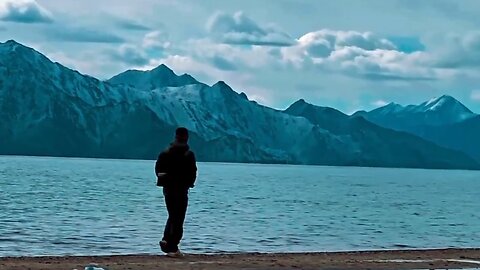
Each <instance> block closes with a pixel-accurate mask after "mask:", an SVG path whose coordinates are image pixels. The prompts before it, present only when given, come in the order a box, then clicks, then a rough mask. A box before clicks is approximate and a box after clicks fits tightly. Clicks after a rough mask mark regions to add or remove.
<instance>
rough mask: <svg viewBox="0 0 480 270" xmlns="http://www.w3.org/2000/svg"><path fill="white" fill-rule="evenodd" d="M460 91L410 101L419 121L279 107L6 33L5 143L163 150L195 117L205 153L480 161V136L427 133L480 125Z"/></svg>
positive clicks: (372, 161)
mask: <svg viewBox="0 0 480 270" xmlns="http://www.w3.org/2000/svg"><path fill="white" fill-rule="evenodd" d="M450 99H453V98H451V97H446V96H445V97H442V98H441V99H440V100H436V101H431V102H430V103H428V102H427V103H428V104H427V103H425V104H422V106H424V107H425V110H426V111H424V112H423V113H421V112H417V111H416V110H413V109H412V108H413V107H408V106H407V107H406V108H409V109H408V110H409V112H410V110H412V116H411V117H412V118H411V119H414V120H415V121H416V122H410V120H408V118H409V117H410V114H409V113H407V112H406V111H407V110H406V109H405V108H404V107H402V106H400V105H396V104H393V105H392V104H390V105H387V106H385V107H383V110H382V108H379V109H377V110H378V111H377V110H374V111H371V112H358V113H356V114H354V115H352V116H349V115H346V114H343V113H342V112H340V111H338V110H335V109H333V108H328V107H320V106H315V105H312V104H309V103H307V102H306V101H304V100H299V101H297V102H295V103H294V104H292V105H291V106H290V107H289V108H288V109H286V110H284V111H280V110H276V109H272V108H269V107H266V106H263V105H260V104H258V103H256V102H255V101H251V100H249V99H248V97H247V96H246V95H245V94H244V93H240V94H239V93H237V92H235V91H234V90H233V89H232V88H230V86H228V85H227V84H226V83H225V82H223V81H219V82H217V83H215V84H214V85H211V86H209V85H207V84H204V83H201V82H199V81H197V80H196V79H195V78H193V77H192V76H190V75H188V74H183V75H180V76H177V75H176V74H175V73H174V72H173V71H172V70H171V69H170V68H168V67H167V66H165V65H160V66H158V67H157V68H155V69H153V70H150V71H138V70H128V71H125V72H123V73H121V74H118V75H116V76H114V77H113V78H111V79H109V80H106V81H101V80H98V79H96V78H93V77H91V76H87V75H83V74H80V73H79V72H77V71H75V70H72V69H69V68H66V67H64V66H63V65H61V64H59V63H54V62H52V61H50V60H49V59H48V58H47V57H45V56H44V55H43V54H41V53H39V52H37V51H35V50H34V49H32V48H29V47H26V46H24V45H22V44H19V43H17V42H15V41H13V40H10V41H7V42H5V43H0V154H8V155H48V156H75V157H105V158H138V159H154V158H156V155H157V154H158V152H159V151H161V150H162V149H164V148H165V147H166V146H167V145H168V144H169V142H170V141H171V139H172V134H173V133H174V130H175V128H176V127H177V126H185V127H187V128H188V129H189V130H190V131H191V142H190V143H191V146H192V148H193V149H194V150H195V152H196V155H197V159H198V160H200V161H222V162H255V163H289V164H314V165H339V166H380V167H411V168H454V169H479V168H480V165H479V163H478V161H479V160H478V159H477V160H475V158H477V156H478V152H480V151H478V148H477V150H476V151H473V152H472V151H470V152H469V151H464V149H463V148H462V145H460V144H459V145H453V146H452V145H449V144H447V143H446V142H445V143H439V142H444V138H443V137H438V138H434V136H433V135H432V136H430V135H426V134H427V133H428V132H432V133H431V134H434V133H435V130H436V129H442V128H447V127H449V128H450V129H449V130H450V131H451V130H453V129H452V127H451V126H452V125H453V126H455V129H456V130H459V131H460V130H462V129H472V130H473V131H475V130H479V128H478V124H477V126H475V123H478V116H477V115H475V114H473V113H472V112H471V111H469V110H468V109H466V108H465V107H464V106H463V105H461V104H460V103H456V102H455V100H454V99H453V101H452V103H454V105H453V106H451V105H450V104H448V105H449V106H446V105H445V104H444V103H450ZM444 100H446V101H444ZM435 104H436V105H435ZM398 106H400V107H398ZM455 106H456V107H455ZM462 106H463V107H462ZM427 107H428V108H430V110H428V109H427ZM417 109H418V108H417ZM447 109H448V110H450V109H451V111H448V110H447ZM419 110H420V109H419ZM389 111H392V112H391V113H387V112H389ZM397 111H398V113H396V112H397ZM413 111H415V113H413ZM427 111H428V112H427ZM432 112H433V113H432ZM403 115H405V116H403ZM413 115H415V116H413ZM419 115H421V117H419ZM389 119H390V120H389ZM391 119H396V120H395V121H397V122H398V123H400V124H399V125H398V126H391V125H390V124H391V122H392V120H391ZM397 119H398V120H397ZM412 121H413V120H412ZM470 121H473V122H474V123H472V124H471V123H470ZM475 121H476V122H475ZM457 126H458V127H457ZM430 127H431V130H429V131H428V132H427V131H426V130H428V129H429V128H430ZM428 134H430V133H428ZM455 134H456V133H455ZM455 134H454V135H455ZM457 135H458V134H457ZM452 136H453V135H452ZM473 139H474V137H472V140H473ZM452 140H453V139H452Z"/></svg>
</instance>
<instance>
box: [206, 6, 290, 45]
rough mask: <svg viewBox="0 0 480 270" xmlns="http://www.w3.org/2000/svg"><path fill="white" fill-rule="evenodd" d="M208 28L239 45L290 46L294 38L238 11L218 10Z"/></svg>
mask: <svg viewBox="0 0 480 270" xmlns="http://www.w3.org/2000/svg"><path fill="white" fill-rule="evenodd" d="M206 27H207V30H208V31H209V32H210V33H212V34H214V35H215V36H216V37H217V38H218V39H220V40H221V42H224V43H229V44H239V45H260V46H290V45H292V44H293V42H294V40H293V39H292V38H291V37H290V36H289V35H288V34H286V33H284V32H282V31H279V30H277V29H275V28H274V27H269V26H260V25H259V24H257V23H256V22H255V21H253V20H252V19H250V18H249V17H248V16H246V15H245V14H244V13H243V12H241V11H238V12H236V13H234V14H233V15H230V14H227V13H223V12H217V13H215V14H213V15H212V17H210V19H209V20H208V22H207V25H206Z"/></svg>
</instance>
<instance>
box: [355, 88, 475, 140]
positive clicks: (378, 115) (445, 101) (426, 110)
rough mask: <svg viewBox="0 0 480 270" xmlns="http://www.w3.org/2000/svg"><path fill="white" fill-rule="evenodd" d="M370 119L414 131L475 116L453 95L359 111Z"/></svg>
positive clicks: (383, 124)
mask: <svg viewBox="0 0 480 270" xmlns="http://www.w3.org/2000/svg"><path fill="white" fill-rule="evenodd" d="M355 115H361V116H363V117H365V118H366V119H368V120H369V121H371V122H373V123H376V124H379V125H381V126H384V127H388V128H392V129H395V130H401V131H408V132H414V133H415V131H416V130H417V128H418V127H422V126H442V125H449V124H454V123H458V122H461V121H463V120H466V119H469V118H472V117H475V116H476V114H474V113H473V112H472V111H470V110H469V109H468V108H467V107H465V105H463V104H462V103H461V102H459V101H458V100H456V99H455V98H453V97H451V96H447V95H444V96H441V97H438V98H434V99H431V100H429V101H426V102H423V103H421V104H419V105H408V106H402V105H399V104H396V103H389V104H387V105H385V106H383V107H380V108H377V109H375V110H372V111H370V112H365V111H361V112H357V113H355Z"/></svg>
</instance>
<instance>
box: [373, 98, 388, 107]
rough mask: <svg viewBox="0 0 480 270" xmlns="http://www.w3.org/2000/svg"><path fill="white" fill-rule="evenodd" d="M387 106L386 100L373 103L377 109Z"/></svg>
mask: <svg viewBox="0 0 480 270" xmlns="http://www.w3.org/2000/svg"><path fill="white" fill-rule="evenodd" d="M387 104H388V102H386V101H385V100H382V99H379V100H376V101H374V102H372V105H373V106H375V107H383V106H385V105H387Z"/></svg>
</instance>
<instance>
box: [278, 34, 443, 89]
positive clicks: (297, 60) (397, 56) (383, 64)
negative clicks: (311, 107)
mask: <svg viewBox="0 0 480 270" xmlns="http://www.w3.org/2000/svg"><path fill="white" fill-rule="evenodd" d="M281 50H282V59H283V61H284V62H286V63H289V64H291V65H293V66H294V67H297V68H311V67H315V68H320V69H322V70H325V71H330V72H340V73H344V74H347V75H350V76H360V77H364V78H367V79H375V80H381V79H390V80H392V79H394V80H430V79H435V78H437V77H438V75H439V72H441V71H438V70H435V69H432V68H431V67H428V66H426V65H425V63H426V61H427V55H426V54H425V52H421V51H416V52H412V53H404V52H401V51H398V50H397V49H396V46H395V45H394V44H393V43H392V42H391V41H389V40H387V39H385V38H380V37H377V36H375V35H374V34H372V33H370V32H363V33H362V32H355V31H333V30H328V29H324V30H320V31H315V32H310V33H307V34H305V35H303V36H302V37H300V38H299V39H298V42H297V44H296V45H295V46H292V47H286V48H282V49H281Z"/></svg>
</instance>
